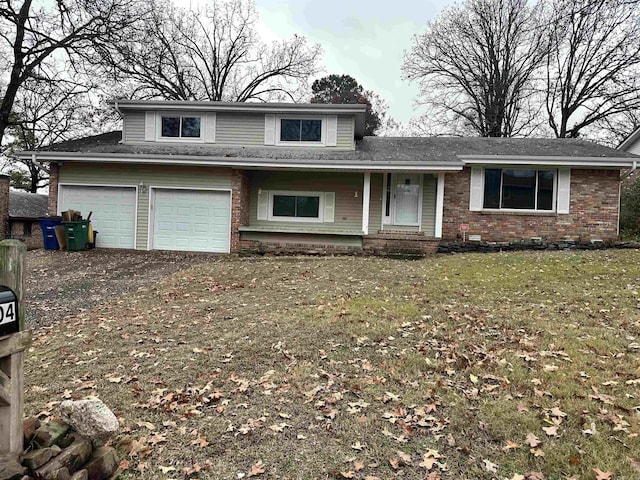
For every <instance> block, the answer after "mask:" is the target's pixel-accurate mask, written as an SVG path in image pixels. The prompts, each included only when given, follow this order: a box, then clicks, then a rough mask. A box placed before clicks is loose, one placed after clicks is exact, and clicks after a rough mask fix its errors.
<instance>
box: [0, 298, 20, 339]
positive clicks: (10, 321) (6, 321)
mask: <svg viewBox="0 0 640 480" xmlns="http://www.w3.org/2000/svg"><path fill="white" fill-rule="evenodd" d="M19 329H20V322H19V321H18V298H17V297H16V294H15V293H14V291H13V290H11V289H10V288H9V287H6V286H4V285H0V337H1V336H4V335H9V334H10V333H16V332H17V331H18V330H19Z"/></svg>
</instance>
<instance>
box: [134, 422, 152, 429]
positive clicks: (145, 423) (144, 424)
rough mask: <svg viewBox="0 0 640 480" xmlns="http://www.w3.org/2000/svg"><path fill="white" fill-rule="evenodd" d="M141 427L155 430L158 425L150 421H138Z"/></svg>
mask: <svg viewBox="0 0 640 480" xmlns="http://www.w3.org/2000/svg"><path fill="white" fill-rule="evenodd" d="M136 424H137V425H138V426H139V427H144V428H148V429H149V430H155V429H156V426H155V425H154V424H153V423H150V422H136Z"/></svg>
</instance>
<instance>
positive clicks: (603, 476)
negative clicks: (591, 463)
mask: <svg viewBox="0 0 640 480" xmlns="http://www.w3.org/2000/svg"><path fill="white" fill-rule="evenodd" d="M593 472H594V473H595V474H596V480H611V477H612V476H613V472H611V471H608V472H603V471H602V470H600V469H599V468H594V469H593Z"/></svg>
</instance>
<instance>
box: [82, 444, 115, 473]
mask: <svg viewBox="0 0 640 480" xmlns="http://www.w3.org/2000/svg"><path fill="white" fill-rule="evenodd" d="M119 462H120V460H119V459H118V455H117V454H116V451H115V450H114V449H113V448H111V447H100V448H97V449H96V450H95V451H94V452H93V455H91V460H89V463H87V464H86V465H85V468H86V469H87V472H88V480H105V479H107V478H109V477H110V476H111V475H113V472H115V471H116V470H117V469H118V463H119Z"/></svg>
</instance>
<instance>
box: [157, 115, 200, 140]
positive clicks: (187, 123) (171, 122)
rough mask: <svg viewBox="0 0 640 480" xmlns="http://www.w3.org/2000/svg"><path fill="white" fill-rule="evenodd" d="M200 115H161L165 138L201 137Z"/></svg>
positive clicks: (162, 130)
mask: <svg viewBox="0 0 640 480" xmlns="http://www.w3.org/2000/svg"><path fill="white" fill-rule="evenodd" d="M200 123H201V122H200V117H169V116H166V117H165V116H163V117H161V125H160V134H161V136H162V137H163V138H200V137H201V135H200Z"/></svg>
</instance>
